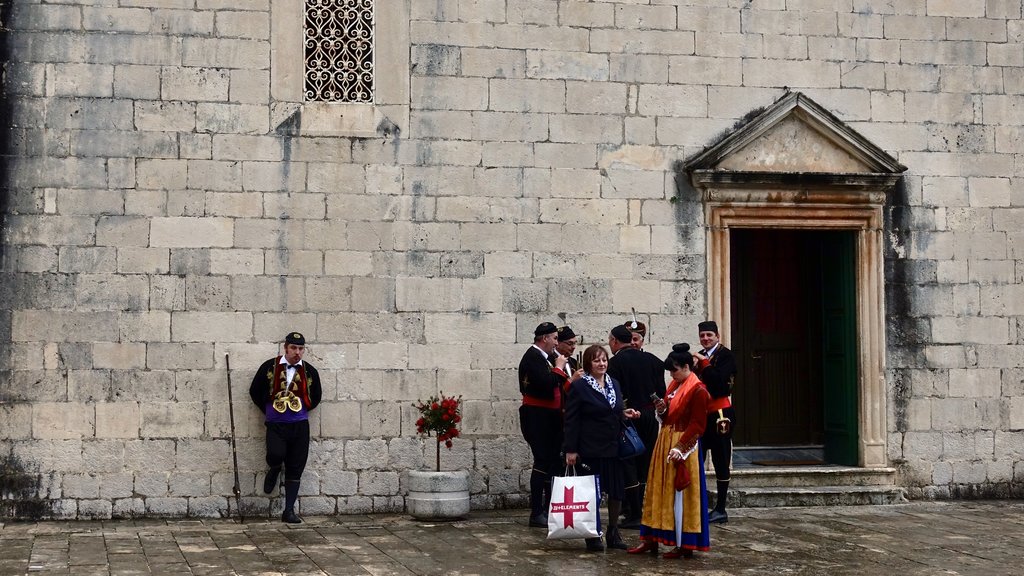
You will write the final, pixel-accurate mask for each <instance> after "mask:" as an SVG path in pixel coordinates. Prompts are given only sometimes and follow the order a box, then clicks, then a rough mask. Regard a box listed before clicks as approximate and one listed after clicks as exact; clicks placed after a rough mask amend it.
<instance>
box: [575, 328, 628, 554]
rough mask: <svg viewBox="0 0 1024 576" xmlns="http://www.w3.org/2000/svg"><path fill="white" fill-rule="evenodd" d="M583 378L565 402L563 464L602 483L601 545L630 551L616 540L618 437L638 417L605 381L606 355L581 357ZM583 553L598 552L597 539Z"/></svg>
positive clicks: (597, 351) (592, 351)
mask: <svg viewBox="0 0 1024 576" xmlns="http://www.w3.org/2000/svg"><path fill="white" fill-rule="evenodd" d="M583 370H584V374H583V376H582V377H581V378H578V379H576V380H574V381H573V382H572V384H571V385H570V387H569V394H568V398H567V399H566V403H565V440H564V445H563V446H564V448H565V464H566V466H574V465H575V464H576V463H577V462H581V463H582V464H583V465H584V466H585V467H589V468H590V470H591V471H592V472H593V473H594V474H596V475H597V476H598V477H599V478H600V481H601V491H602V492H605V493H607V494H608V530H606V531H605V540H606V541H607V542H608V547H609V548H618V549H620V550H625V549H626V548H628V546H626V544H625V542H623V541H622V536H620V535H619V526H618V525H619V512H620V510H621V509H622V497H623V494H624V491H625V490H624V486H623V485H624V482H623V480H622V464H621V463H620V461H619V437H620V436H621V434H622V427H623V425H624V424H623V421H624V420H625V419H627V418H639V417H640V413H639V412H637V411H636V410H633V409H632V408H628V409H623V405H622V390H621V389H620V388H619V384H618V382H616V381H615V380H613V379H612V377H611V376H608V374H607V372H608V352H607V351H606V350H605V349H604V347H602V346H599V345H594V346H591V347H589V348H587V349H586V350H585V351H584V352H583ZM587 550H590V551H595V552H598V551H601V550H604V545H603V544H602V543H601V539H600V538H587Z"/></svg>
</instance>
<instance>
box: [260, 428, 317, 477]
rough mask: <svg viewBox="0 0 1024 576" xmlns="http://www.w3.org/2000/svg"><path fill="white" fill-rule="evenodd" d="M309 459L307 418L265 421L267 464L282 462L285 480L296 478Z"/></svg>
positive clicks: (299, 475)
mask: <svg viewBox="0 0 1024 576" xmlns="http://www.w3.org/2000/svg"><path fill="white" fill-rule="evenodd" d="M307 459H309V420H302V421H300V422H288V423H282V422H267V465H268V466H270V468H277V467H279V466H281V465H282V464H284V478H285V480H298V479H299V478H301V477H302V471H303V470H305V469H306V460H307Z"/></svg>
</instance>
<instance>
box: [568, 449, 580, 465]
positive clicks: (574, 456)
mask: <svg viewBox="0 0 1024 576" xmlns="http://www.w3.org/2000/svg"><path fill="white" fill-rule="evenodd" d="M579 458H580V455H579V454H578V453H576V452H567V453H566V454H565V465H566V466H575V465H576V461H577V460H579Z"/></svg>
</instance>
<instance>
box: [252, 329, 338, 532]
mask: <svg viewBox="0 0 1024 576" xmlns="http://www.w3.org/2000/svg"><path fill="white" fill-rule="evenodd" d="M305 353H306V339H305V337H303V336H302V334H300V333H298V332H291V333H289V334H288V335H287V336H286V337H285V339H284V354H283V355H281V356H277V357H274V358H271V359H270V360H267V361H266V362H264V363H263V364H262V365H260V367H259V369H258V370H256V375H255V376H253V378H252V384H251V385H249V397H250V398H252V402H253V404H255V405H256V407H257V408H259V409H260V410H261V411H262V412H263V414H264V416H265V418H266V425H267V465H268V466H269V469H268V470H267V475H266V477H264V479H263V491H264V492H266V493H267V494H270V493H271V492H273V491H274V488H276V487H277V485H278V484H277V477H278V475H279V474H280V473H281V466H282V464H283V465H284V513H283V514H282V515H281V520H282V521H283V522H287V523H289V524H298V523H300V522H302V519H301V518H299V517H298V515H296V514H295V502H296V500H298V498H299V480H300V479H301V478H302V471H303V470H305V468H306V460H307V459H308V457H309V412H310V411H311V410H313V409H314V408H316V407H317V405H319V404H320V398H321V397H322V395H323V389H322V388H321V386H320V374H318V373H317V371H316V368H314V367H313V365H312V364H310V363H308V362H303V361H302V356H303V354H305Z"/></svg>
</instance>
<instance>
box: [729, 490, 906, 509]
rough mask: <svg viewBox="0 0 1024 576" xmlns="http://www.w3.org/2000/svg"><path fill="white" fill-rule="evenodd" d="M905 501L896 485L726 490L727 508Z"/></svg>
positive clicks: (852, 504) (870, 503)
mask: <svg viewBox="0 0 1024 576" xmlns="http://www.w3.org/2000/svg"><path fill="white" fill-rule="evenodd" d="M712 493H713V492H712ZM906 501H907V498H906V496H905V494H904V491H903V488H900V487H898V486H816V487H810V488H807V487H803V488H740V487H737V488H736V489H733V488H732V487H731V486H730V489H729V507H730V508H776V507H781V506H863V505H885V504H900V503H903V502H906Z"/></svg>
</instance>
